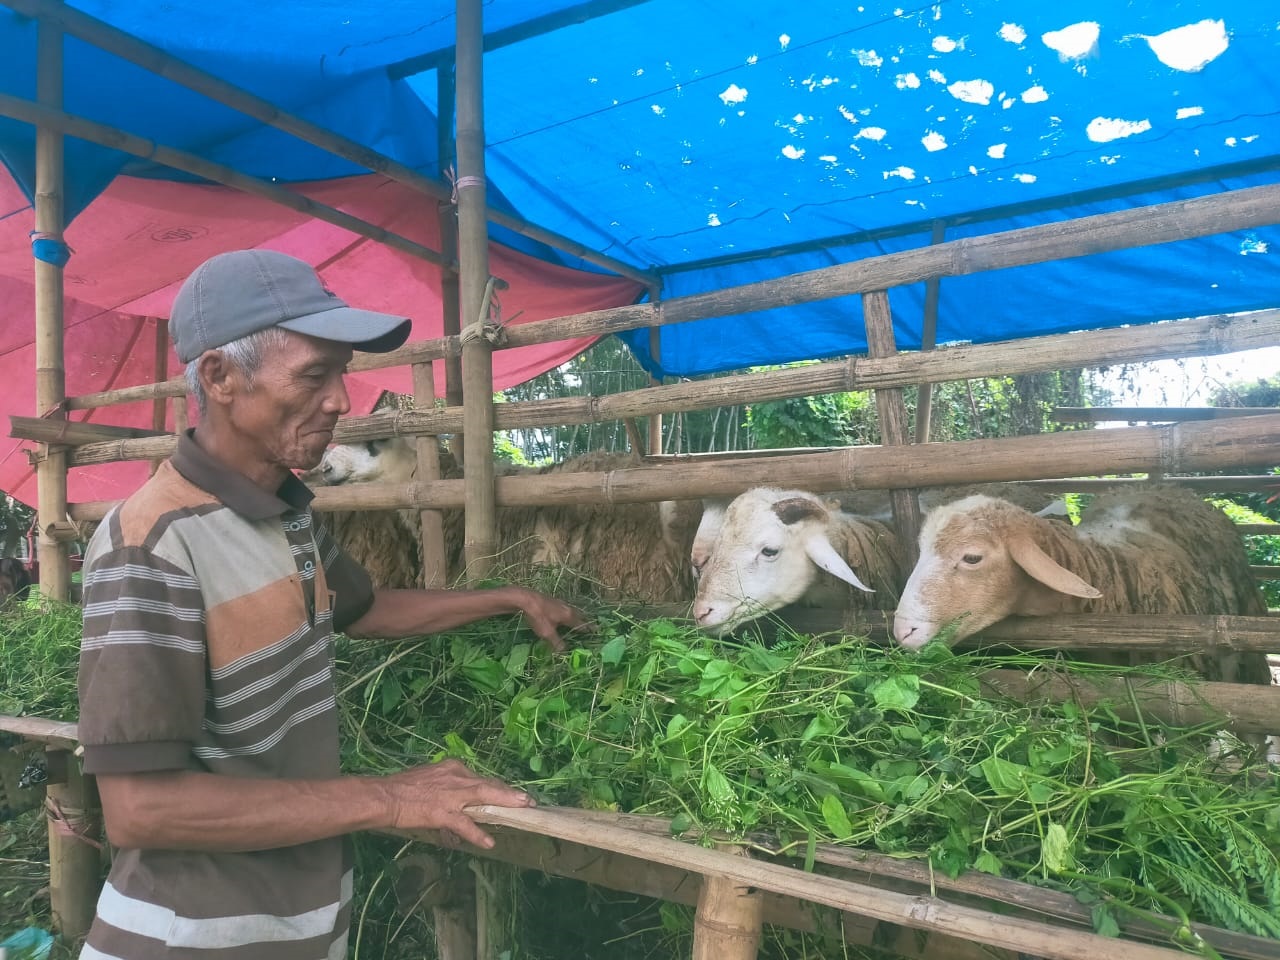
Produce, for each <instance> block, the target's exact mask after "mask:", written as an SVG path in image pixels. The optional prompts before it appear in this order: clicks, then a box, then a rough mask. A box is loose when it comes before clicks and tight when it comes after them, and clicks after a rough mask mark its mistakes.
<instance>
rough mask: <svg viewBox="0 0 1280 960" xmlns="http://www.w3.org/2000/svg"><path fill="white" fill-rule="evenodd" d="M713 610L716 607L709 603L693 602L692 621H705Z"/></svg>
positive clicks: (714, 610)
mask: <svg viewBox="0 0 1280 960" xmlns="http://www.w3.org/2000/svg"><path fill="white" fill-rule="evenodd" d="M715 612H716V608H715V607H714V606H712V605H711V604H709V603H695V604H694V605H693V622H694V623H705V622H706V621H707V619H708V618H709V617H710V616H711V615H712V614H713V613H715Z"/></svg>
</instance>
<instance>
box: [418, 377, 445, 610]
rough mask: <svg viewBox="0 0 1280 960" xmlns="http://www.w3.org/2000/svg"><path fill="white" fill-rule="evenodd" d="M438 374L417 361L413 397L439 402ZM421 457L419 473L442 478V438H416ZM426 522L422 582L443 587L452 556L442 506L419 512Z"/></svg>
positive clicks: (420, 402)
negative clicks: (447, 549)
mask: <svg viewBox="0 0 1280 960" xmlns="http://www.w3.org/2000/svg"><path fill="white" fill-rule="evenodd" d="M435 399H436V389H435V376H434V374H433V371H432V369H431V364H429V363H415V364H414V365H413V401H414V404H415V405H417V406H418V407H422V406H431V405H432V404H434V403H435ZM414 447H415V448H416V450H415V453H416V454H417V457H418V466H417V474H416V475H417V476H418V477H420V478H422V479H423V480H425V481H431V480H439V479H440V441H439V439H438V438H436V437H433V436H430V435H423V436H420V437H418V438H417V440H416V441H414ZM418 522H419V523H420V524H421V525H422V585H423V586H424V587H427V588H433V587H443V586H444V585H445V583H446V581H447V580H448V558H447V557H446V556H445V552H444V517H443V515H442V514H441V513H440V511H439V510H423V511H421V512H420V513H419V514H418Z"/></svg>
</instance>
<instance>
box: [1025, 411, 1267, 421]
mask: <svg viewBox="0 0 1280 960" xmlns="http://www.w3.org/2000/svg"><path fill="white" fill-rule="evenodd" d="M1263 413H1280V407H1054V408H1053V412H1052V413H1050V414H1049V415H1050V416H1051V417H1052V418H1053V419H1054V420H1057V421H1058V422H1059V423H1110V422H1128V423H1137V422H1140V421H1156V422H1167V421H1178V422H1180V423H1185V422H1187V421H1188V420H1221V419H1224V418H1227V417H1256V416H1258V415H1260V414H1263Z"/></svg>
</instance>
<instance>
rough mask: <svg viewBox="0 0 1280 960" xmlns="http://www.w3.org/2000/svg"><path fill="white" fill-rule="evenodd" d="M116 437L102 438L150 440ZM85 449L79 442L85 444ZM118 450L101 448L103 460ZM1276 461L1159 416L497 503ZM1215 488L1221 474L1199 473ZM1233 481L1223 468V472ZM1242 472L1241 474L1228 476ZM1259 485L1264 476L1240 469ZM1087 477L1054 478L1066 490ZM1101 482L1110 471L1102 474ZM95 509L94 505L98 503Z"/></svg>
mask: <svg viewBox="0 0 1280 960" xmlns="http://www.w3.org/2000/svg"><path fill="white" fill-rule="evenodd" d="M154 442H155V441H150V440H142V441H139V440H121V441H117V443H115V444H110V445H108V446H110V447H113V448H115V447H123V446H124V445H126V444H140V443H143V444H149V443H154ZM88 449H90V448H88V447H86V448H82V451H81V452H83V451H85V450H88ZM110 459H117V458H115V457H104V458H103V459H102V460H101V461H98V462H107V461H108V460H110ZM1278 461H1280V416H1277V415H1274V414H1273V415H1270V416H1265V417H1256V418H1248V419H1245V418H1240V419H1236V420H1225V421H1221V422H1219V423H1212V424H1209V423H1206V424H1196V423H1188V424H1181V425H1170V426H1162V427H1123V428H1119V429H1116V430H1080V431H1072V432H1068V433H1055V434H1047V435H1039V436H1027V437H1007V438H1003V439H997V440H956V441H951V442H949V443H946V444H932V443H930V444H912V445H911V446H908V447H845V448H843V449H838V450H832V451H830V452H826V453H813V454H803V455H798V456H787V457H769V458H759V459H752V460H745V461H711V462H708V463H699V464H696V465H694V464H690V465H688V466H684V465H682V466H681V468H680V469H679V470H676V471H673V470H672V469H671V467H670V465H669V464H659V465H652V466H650V465H640V466H636V467H626V468H623V469H620V470H613V471H610V472H609V473H608V474H607V475H606V474H600V473H562V474H549V475H546V476H533V477H529V476H525V477H519V476H516V477H498V478H497V481H496V487H497V502H498V503H500V504H502V505H503V506H529V505H554V504H582V503H644V502H648V501H653V500H667V499H692V498H695V497H711V496H717V497H718V496H736V495H737V494H739V493H741V492H743V491H744V490H749V489H750V488H752V487H757V486H769V485H771V484H773V483H776V481H777V477H778V476H785V477H787V478H788V482H789V483H791V484H792V485H794V486H795V487H797V488H800V489H807V490H813V491H815V492H819V493H821V492H825V491H828V490H855V489H862V490H884V489H892V488H893V487H896V486H900V485H901V484H902V483H904V482H908V483H912V484H913V485H918V486H922V487H923V486H946V485H948V484H967V483H992V482H1001V481H1013V480H1023V481H1031V480H1034V479H1035V478H1039V477H1045V476H1054V475H1058V476H1063V475H1067V474H1074V473H1077V472H1079V471H1090V470H1091V471H1094V472H1096V473H1106V472H1109V471H1113V470H1114V471H1119V472H1146V471H1148V470H1152V469H1157V468H1166V469H1168V468H1174V469H1176V470H1177V471H1178V472H1183V471H1190V470H1222V469H1235V468H1239V467H1243V466H1255V465H1257V466H1269V465H1270V464H1273V463H1276V462H1278ZM1203 479H1205V480H1207V481H1210V482H1209V483H1208V484H1206V486H1208V488H1209V489H1215V488H1218V487H1220V486H1224V485H1226V486H1229V485H1230V484H1223V483H1222V482H1221V481H1222V480H1223V478H1203ZM1225 479H1226V480H1228V481H1230V480H1231V479H1232V478H1225ZM1236 479H1239V478H1236ZM1248 479H1249V481H1250V482H1251V484H1252V486H1253V487H1258V486H1260V485H1261V484H1262V483H1264V482H1269V481H1270V480H1271V479H1272V478H1271V477H1270V476H1264V477H1259V478H1248ZM1084 482H1085V481H1080V480H1073V481H1069V482H1065V483H1064V482H1063V481H1054V483H1055V484H1059V485H1063V486H1066V487H1067V488H1068V489H1073V488H1074V487H1076V486H1078V485H1080V484H1083V483H1084ZM1106 482H1110V481H1106ZM463 504H464V498H463V481H461V480H438V481H434V482H431V483H423V482H413V483H407V484H397V483H364V484H360V485H359V486H358V487H357V486H354V485H353V486H352V487H349V488H344V487H325V488H322V489H320V490H318V491H316V500H315V507H316V509H317V510H351V509H355V510H391V509H405V508H408V507H416V508H418V509H423V508H446V507H460V506H463ZM108 507H109V504H106V503H105V502H100V503H98V504H96V505H90V504H77V505H75V506H74V507H73V508H72V511H71V516H72V518H73V519H75V520H94V519H100V518H101V516H102V513H105V510H106V509H107V508H108ZM99 511H101V512H99Z"/></svg>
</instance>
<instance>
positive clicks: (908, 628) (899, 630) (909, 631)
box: [893, 620, 920, 643]
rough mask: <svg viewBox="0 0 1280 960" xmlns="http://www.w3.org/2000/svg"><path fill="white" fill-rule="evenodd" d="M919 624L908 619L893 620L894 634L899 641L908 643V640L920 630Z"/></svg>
mask: <svg viewBox="0 0 1280 960" xmlns="http://www.w3.org/2000/svg"><path fill="white" fill-rule="evenodd" d="M919 629H920V628H919V626H917V625H916V624H913V623H911V622H910V621H906V620H894V621H893V636H894V638H895V639H896V640H897V641H898V642H899V643H906V642H907V640H908V639H909V638H910V637H911V636H913V635H914V634H915V632H916V631H917V630H919Z"/></svg>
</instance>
